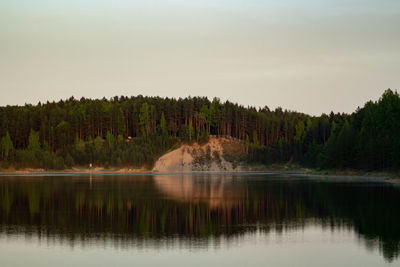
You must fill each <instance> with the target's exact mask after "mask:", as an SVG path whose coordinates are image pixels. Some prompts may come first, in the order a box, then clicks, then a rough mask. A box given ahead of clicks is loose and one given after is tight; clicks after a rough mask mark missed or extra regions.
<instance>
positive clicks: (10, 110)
mask: <svg viewBox="0 0 400 267" xmlns="http://www.w3.org/2000/svg"><path fill="white" fill-rule="evenodd" d="M210 135H217V136H231V137H234V138H237V139H239V140H241V142H242V143H243V147H244V148H245V150H246V151H247V153H248V157H247V160H248V161H249V162H258V163H263V164H270V163H277V162H281V163H287V162H298V163H300V164H302V165H305V166H309V167H314V168H326V169H345V168H352V169H364V170H397V169H399V167H400V98H399V95H398V93H397V92H396V91H392V90H390V89H388V90H386V91H385V92H384V93H383V95H382V96H381V98H380V99H379V100H378V101H375V102H373V101H369V102H367V103H366V104H365V105H364V107H362V108H358V109H357V110H356V111H355V112H353V113H352V114H340V113H336V114H335V113H333V112H331V113H330V114H322V115H321V116H310V115H307V114H303V113H299V112H295V111H289V110H283V109H282V108H280V107H279V108H276V109H275V110H270V109H269V108H268V107H267V106H265V107H263V108H258V109H257V108H254V107H244V106H242V105H239V104H234V103H231V102H229V101H226V102H224V103H222V102H221V101H220V100H219V99H218V98H214V99H213V100H211V101H210V100H209V99H207V98H205V97H188V98H179V99H174V98H160V97H144V96H141V95H139V96H136V97H125V96H121V97H114V98H111V99H105V98H103V99H96V100H91V99H87V98H81V99H80V100H77V99H74V98H73V97H71V98H69V99H67V100H61V101H59V102H47V103H38V104H37V105H30V104H26V105H24V106H6V107H0V136H1V140H0V161H1V167H3V168H8V167H10V166H13V167H16V168H21V167H36V168H45V169H63V168H65V167H71V166H74V165H87V164H89V163H93V164H95V165H102V166H134V167H143V166H147V167H151V166H152V164H153V163H154V160H156V159H157V158H158V157H159V156H160V155H162V154H163V153H165V152H166V151H167V150H169V149H171V148H173V147H174V146H176V145H177V144H179V143H181V142H199V143H202V142H206V141H207V140H208V138H209V136H210Z"/></svg>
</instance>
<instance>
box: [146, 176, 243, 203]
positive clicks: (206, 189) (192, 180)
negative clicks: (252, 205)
mask: <svg viewBox="0 0 400 267" xmlns="http://www.w3.org/2000/svg"><path fill="white" fill-rule="evenodd" d="M153 179H154V183H155V185H156V187H157V188H158V189H159V190H160V191H161V192H162V193H164V194H166V196H167V197H168V198H171V199H174V200H176V201H182V202H190V203H198V202H203V203H207V204H209V206H210V207H213V208H221V207H232V206H234V205H236V204H239V203H241V202H243V198H244V197H245V193H246V191H245V188H244V187H243V184H242V185H241V186H235V184H234V183H232V176H227V175H222V176H219V175H209V176H199V177H193V176H192V175H180V176H178V175H162V176H161V175H160V176H158V175H155V176H153Z"/></svg>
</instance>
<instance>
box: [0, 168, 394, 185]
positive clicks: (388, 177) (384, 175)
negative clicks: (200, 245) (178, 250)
mask: <svg viewBox="0 0 400 267" xmlns="http://www.w3.org/2000/svg"><path fill="white" fill-rule="evenodd" d="M207 173H210V174H212V173H214V174H217V173H218V174H229V173H232V174H234V173H238V174H240V173H271V174H275V173H276V174H279V173H280V174H298V175H307V176H313V177H340V178H344V177H349V178H356V177H365V178H379V179H383V180H385V181H390V182H393V183H396V184H397V183H398V184H400V176H399V174H398V173H390V172H362V171H354V170H352V171H343V170H337V171H335V170H332V171H325V172H319V171H316V170H312V169H306V168H293V169H290V168H282V169H281V168H254V169H253V168H249V169H247V170H246V169H242V168H238V169H237V170H233V171H224V170H220V171H188V172H182V171H171V172H158V171H154V170H148V169H145V168H104V167H94V168H83V167H73V168H69V169H63V170H45V169H34V168H25V169H19V170H15V169H0V175H2V176H7V175H11V176H12V175H29V174H36V175H40V174H43V175H48V174H96V175H100V174H154V175H162V174H207Z"/></svg>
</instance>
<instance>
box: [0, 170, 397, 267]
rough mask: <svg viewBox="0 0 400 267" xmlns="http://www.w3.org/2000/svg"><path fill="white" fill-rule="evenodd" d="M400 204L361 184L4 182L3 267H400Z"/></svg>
mask: <svg viewBox="0 0 400 267" xmlns="http://www.w3.org/2000/svg"><path fill="white" fill-rule="evenodd" d="M399 204H400V187H398V186H397V187H396V186H393V185H391V184H388V183H384V182H379V181H373V180H365V179H349V178H329V177H326V178H313V177H307V176H288V175H276V174H274V175H272V174H234V175H227V174H224V175H218V174H213V175H206V174H203V175H93V176H90V175H86V176H80V175H47V176H0V266H127V265H129V266H133V265H135V266H161V265H162V266H244V265H245V266H308V267H309V266H363V267H367V266H374V267H376V266H400V259H399V252H400V207H399Z"/></svg>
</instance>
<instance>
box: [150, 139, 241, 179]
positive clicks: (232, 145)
mask: <svg viewBox="0 0 400 267" xmlns="http://www.w3.org/2000/svg"><path fill="white" fill-rule="evenodd" d="M242 153H243V149H242V145H241V143H240V142H239V141H236V140H233V139H228V138H216V137H210V140H209V141H208V143H206V144H204V145H199V144H197V143H195V144H192V145H188V144H184V145H182V146H181V147H179V148H178V149H175V150H173V151H171V152H169V153H167V154H165V155H163V156H162V157H160V158H159V159H158V160H157V162H156V163H155V164H154V168H153V171H155V172H191V171H239V170H240V167H235V166H233V165H232V163H231V162H230V161H227V160H226V157H228V158H230V159H231V158H234V157H239V156H240V155H241V154H242Z"/></svg>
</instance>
